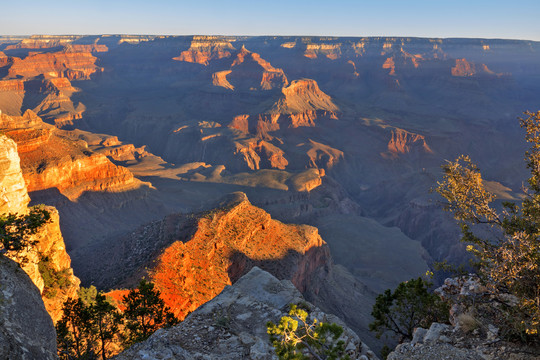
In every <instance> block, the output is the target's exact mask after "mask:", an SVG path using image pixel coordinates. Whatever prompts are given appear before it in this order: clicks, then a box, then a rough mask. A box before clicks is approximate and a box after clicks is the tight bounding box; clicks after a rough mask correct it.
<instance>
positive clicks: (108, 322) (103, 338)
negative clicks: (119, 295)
mask: <svg viewBox="0 0 540 360" xmlns="http://www.w3.org/2000/svg"><path fill="white" fill-rule="evenodd" d="M89 309H90V315H91V319H92V322H93V323H94V328H95V332H96V335H97V338H98V339H99V352H100V353H101V358H102V359H103V360H106V359H107V356H108V354H109V351H108V350H107V347H108V346H107V345H109V344H110V343H112V342H113V340H114V338H115V337H117V336H118V330H119V325H120V324H121V323H122V315H121V314H120V313H119V312H118V311H117V309H116V307H115V306H114V305H112V304H111V303H110V302H109V301H107V298H106V297H105V295H103V294H102V293H99V294H97V295H96V298H95V302H94V304H92V305H91V306H90V308H89Z"/></svg>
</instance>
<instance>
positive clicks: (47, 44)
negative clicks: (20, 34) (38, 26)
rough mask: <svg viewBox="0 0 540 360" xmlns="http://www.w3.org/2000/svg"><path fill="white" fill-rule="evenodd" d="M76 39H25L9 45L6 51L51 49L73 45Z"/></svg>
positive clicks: (60, 37)
mask: <svg viewBox="0 0 540 360" xmlns="http://www.w3.org/2000/svg"><path fill="white" fill-rule="evenodd" d="M74 39H75V37H72V36H32V37H30V38H28V39H23V40H21V41H20V42H18V43H17V44H14V45H8V46H7V47H6V50H13V49H50V48H55V47H59V46H64V45H67V44H69V43H71V42H72V41H73V40H74Z"/></svg>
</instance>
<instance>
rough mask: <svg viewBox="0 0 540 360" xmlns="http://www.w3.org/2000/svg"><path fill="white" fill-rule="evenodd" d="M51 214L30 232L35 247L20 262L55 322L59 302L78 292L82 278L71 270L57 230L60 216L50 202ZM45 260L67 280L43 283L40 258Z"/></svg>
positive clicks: (50, 267) (49, 268) (60, 307)
mask: <svg viewBox="0 0 540 360" xmlns="http://www.w3.org/2000/svg"><path fill="white" fill-rule="evenodd" d="M46 210H47V211H48V212H49V214H51V221H50V222H49V223H47V224H45V226H44V227H43V228H41V229H40V230H39V232H38V233H37V234H35V235H33V238H34V239H35V240H36V245H35V248H33V249H31V250H30V252H29V254H27V255H28V261H27V262H26V263H24V264H22V268H23V270H24V271H25V272H26V273H27V274H28V275H29V276H30V278H31V279H32V281H33V282H34V284H36V286H37V287H38V289H40V291H41V296H42V298H43V302H44V303H45V308H46V309H47V312H48V313H49V315H51V318H52V319H53V322H55V323H56V322H57V321H58V320H60V318H61V317H62V306H63V304H64V302H65V301H66V300H67V299H68V298H76V297H78V295H77V292H78V291H79V286H80V283H81V281H80V280H79V278H77V277H76V276H75V275H74V274H73V269H72V268H71V258H70V257H69V255H68V253H67V252H66V245H65V243H64V238H63V237H62V232H61V231H60V218H59V215H58V211H57V210H56V209H55V208H54V207H51V206H48V207H46ZM43 261H46V265H45V266H43V264H42V265H41V266H42V268H43V267H46V268H47V269H48V271H54V272H56V273H62V274H63V276H64V278H65V279H66V280H67V281H66V284H64V285H63V286H60V285H58V284H46V283H45V282H44V279H43V276H42V273H41V271H43V270H41V271H40V269H39V267H40V265H39V264H40V262H43Z"/></svg>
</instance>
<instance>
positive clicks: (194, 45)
mask: <svg viewBox="0 0 540 360" xmlns="http://www.w3.org/2000/svg"><path fill="white" fill-rule="evenodd" d="M232 50H234V47H233V46H232V44H231V43H230V42H229V41H227V40H224V39H221V38H219V37H217V36H194V37H193V40H192V41H191V46H190V47H189V49H187V50H185V51H182V53H181V54H180V56H177V57H175V58H173V60H178V61H185V62H190V63H197V64H202V65H205V66H206V65H208V63H209V62H210V60H213V59H223V58H228V57H230V56H231V51H232Z"/></svg>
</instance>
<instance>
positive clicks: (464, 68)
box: [451, 59, 500, 77]
mask: <svg viewBox="0 0 540 360" xmlns="http://www.w3.org/2000/svg"><path fill="white" fill-rule="evenodd" d="M451 71H452V76H460V77H468V76H475V75H479V74H483V75H500V74H495V73H494V72H493V71H491V70H490V69H489V68H488V67H487V66H486V65H485V64H479V65H478V67H477V66H476V64H474V63H472V62H469V61H467V59H456V64H455V66H454V67H453V68H452V70H451Z"/></svg>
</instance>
